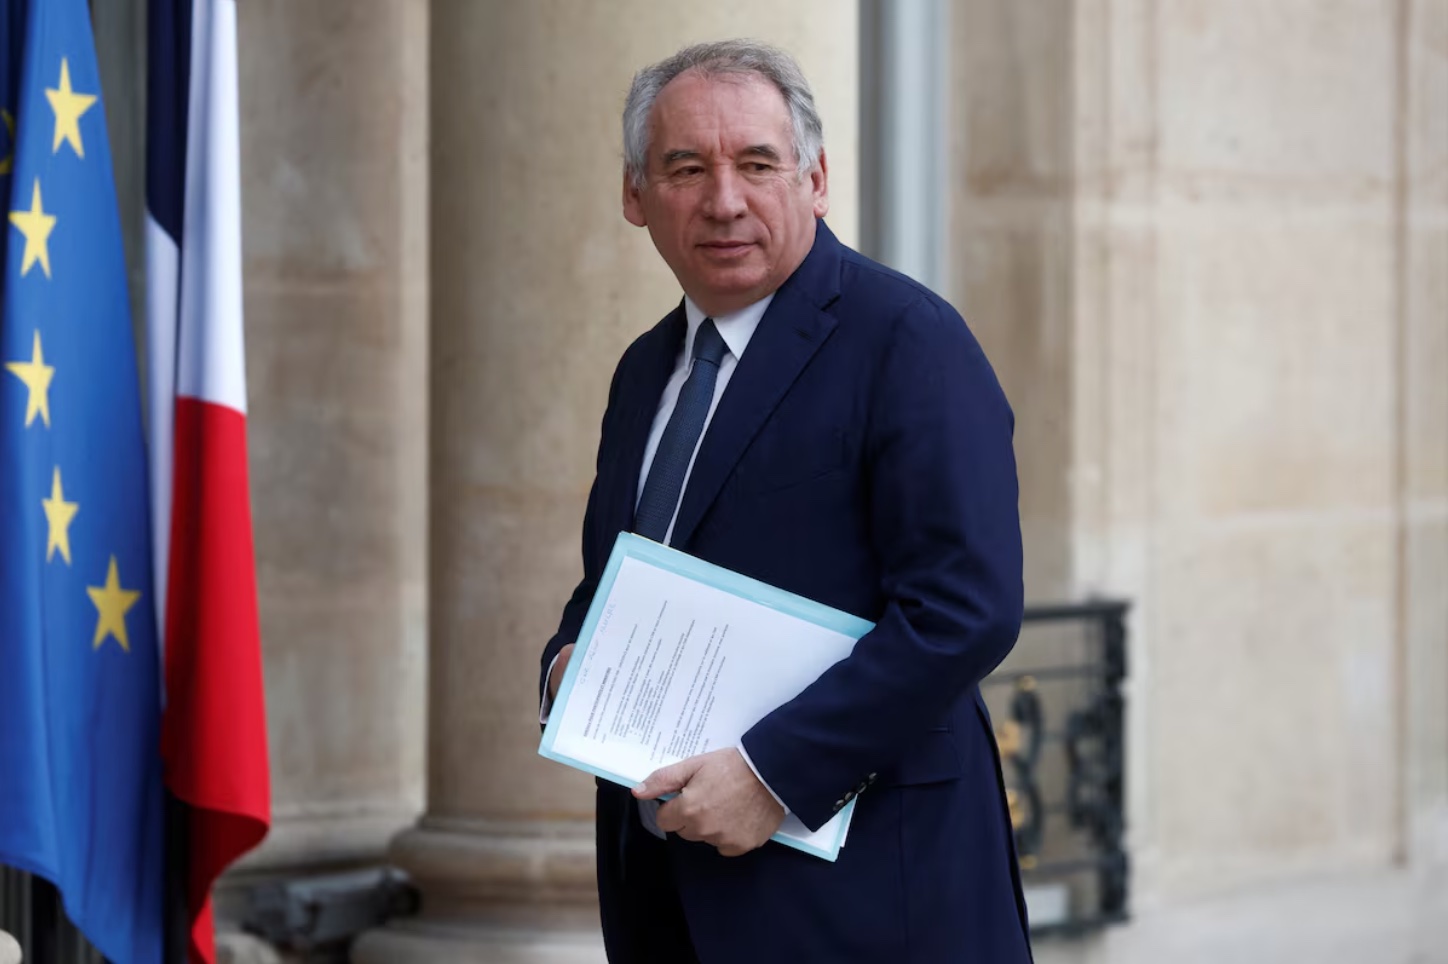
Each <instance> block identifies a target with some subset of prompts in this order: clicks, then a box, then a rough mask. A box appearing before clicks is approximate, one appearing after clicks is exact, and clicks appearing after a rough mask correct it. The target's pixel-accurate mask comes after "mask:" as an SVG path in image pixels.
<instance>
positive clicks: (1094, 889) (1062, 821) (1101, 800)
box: [981, 601, 1130, 935]
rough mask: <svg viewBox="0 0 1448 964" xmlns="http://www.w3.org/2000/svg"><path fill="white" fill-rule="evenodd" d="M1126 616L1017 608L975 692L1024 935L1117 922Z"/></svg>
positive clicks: (1123, 882) (1098, 609)
mask: <svg viewBox="0 0 1448 964" xmlns="http://www.w3.org/2000/svg"><path fill="white" fill-rule="evenodd" d="M1126 611H1127V604H1126V603H1124V602H1114V601H1094V602H1089V603H1083V604H1080V605H1063V606H1037V607H1030V608H1028V609H1027V610H1026V617H1025V624H1024V626H1023V627H1022V631H1021V638H1020V641H1019V642H1017V644H1016V648H1015V650H1014V651H1013V652H1012V653H1011V655H1010V657H1009V658H1008V659H1007V660H1006V661H1005V662H1004V663H1003V664H1002V665H1001V666H1000V668H998V669H997V670H996V672H995V673H993V674H991V676H989V677H988V678H987V679H986V680H985V681H984V682H983V683H982V684H981V691H982V693H983V695H984V696H985V699H986V704H987V706H989V708H990V711H991V717H992V719H993V721H994V724H995V728H996V742H997V744H998V745H999V746H1000V751H1001V766H1002V768H1003V770H1004V771H1005V778H1006V787H1007V793H1006V800H1007V803H1008V804H1009V806H1010V811H1011V824H1012V826H1013V827H1014V828H1015V836H1016V852H1017V854H1018V855H1019V857H1020V865H1021V876H1022V883H1023V884H1024V886H1025V888H1026V903H1027V906H1028V908H1029V911H1030V916H1031V933H1032V934H1035V935H1046V934H1060V935H1074V934H1081V933H1084V932H1087V931H1091V930H1095V929H1097V928H1099V927H1103V926H1105V925H1107V924H1110V923H1113V922H1117V921H1123V920H1125V919H1126V917H1127V897H1128V891H1129V889H1128V883H1129V872H1130V864H1129V861H1128V859H1127V854H1126V850H1125V847H1124V835H1125V818H1124V813H1125V811H1124V806H1123V805H1124V802H1125V797H1124V792H1125V780H1124V769H1125V759H1124V754H1125V739H1124V732H1123V722H1124V716H1125V703H1124V699H1123V696H1122V682H1123V681H1124V680H1125V678H1126Z"/></svg>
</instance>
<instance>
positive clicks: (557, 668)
mask: <svg viewBox="0 0 1448 964" xmlns="http://www.w3.org/2000/svg"><path fill="white" fill-rule="evenodd" d="M572 655H573V644H572V643H569V644H568V645H567V646H564V647H563V648H562V649H560V650H559V651H558V658H557V659H555V660H554V661H553V669H552V670H551V671H550V672H549V673H548V700H549V702H552V701H553V700H556V699H558V684H559V683H562V682H563V671H564V670H566V669H568V658H569V657H570V656H572Z"/></svg>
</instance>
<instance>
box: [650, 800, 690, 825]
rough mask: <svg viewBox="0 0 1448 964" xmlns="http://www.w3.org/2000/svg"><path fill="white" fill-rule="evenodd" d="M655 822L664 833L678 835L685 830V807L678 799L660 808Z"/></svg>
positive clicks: (655, 816)
mask: <svg viewBox="0 0 1448 964" xmlns="http://www.w3.org/2000/svg"><path fill="white" fill-rule="evenodd" d="M654 820H655V822H656V823H657V824H658V825H659V829H660V830H662V831H663V832H664V833H678V832H679V831H680V830H682V829H683V828H684V806H683V804H682V803H681V802H680V801H679V798H678V797H675V798H674V799H672V800H670V801H669V802H668V803H666V804H664V805H663V806H662V807H659V812H658V813H657V814H655V815H654Z"/></svg>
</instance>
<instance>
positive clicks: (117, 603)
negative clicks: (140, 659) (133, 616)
mask: <svg viewBox="0 0 1448 964" xmlns="http://www.w3.org/2000/svg"><path fill="white" fill-rule="evenodd" d="M85 591H86V592H88V593H90V598H91V602H93V603H95V605H96V609H97V611H98V613H99V615H98V618H97V619H96V637H95V639H94V640H93V641H92V643H91V648H92V649H100V648H101V643H103V642H105V641H106V637H107V636H114V637H115V638H116V642H118V643H120V644H121V649H124V650H125V651H126V652H128V653H129V652H130V651H131V640H130V637H128V636H127V635H126V612H127V611H128V610H129V609H130V608H131V607H132V606H134V605H135V604H136V600H138V599H140V598H141V593H140V592H139V591H138V590H135V589H122V588H121V577H120V574H119V573H118V572H117V571H116V557H115V556H111V567H110V569H108V570H107V571H106V584H105V585H104V586H87V587H86V589H85Z"/></svg>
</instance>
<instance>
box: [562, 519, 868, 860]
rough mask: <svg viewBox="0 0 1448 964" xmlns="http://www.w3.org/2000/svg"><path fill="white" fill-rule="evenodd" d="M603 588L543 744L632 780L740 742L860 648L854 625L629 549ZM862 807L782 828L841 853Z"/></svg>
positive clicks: (789, 836) (821, 850) (795, 842)
mask: <svg viewBox="0 0 1448 964" xmlns="http://www.w3.org/2000/svg"><path fill="white" fill-rule="evenodd" d="M650 551H653V552H655V553H666V552H670V550H664V549H662V548H661V547H654V548H653V549H651V550H650ZM616 554H617V553H616ZM676 555H678V554H676ZM683 558H686V559H689V557H683ZM690 562H692V563H694V564H695V565H702V564H699V563H698V561H697V560H692V559H690ZM709 568H711V569H714V568H715V567H709ZM716 571H718V572H721V573H723V572H724V570H716ZM726 578H727V579H732V580H737V581H739V582H740V583H752V580H743V579H742V577H739V576H736V575H734V574H733V573H726ZM752 584H753V585H756V586H757V585H761V584H757V583H752ZM604 590H607V594H606V595H605V596H603V597H602V599H601V600H599V599H596V600H595V601H594V609H593V610H591V611H590V618H591V617H592V615H593V614H594V613H596V614H597V621H596V623H595V624H594V626H593V629H592V632H591V634H590V635H589V636H588V638H586V639H583V638H580V640H579V645H578V648H577V649H576V650H575V652H574V656H573V659H572V661H571V662H570V664H569V667H568V672H567V674H566V676H565V680H564V685H563V686H562V687H561V688H560V692H559V699H558V702H557V703H556V704H555V705H554V707H553V711H552V715H551V716H550V718H549V723H548V733H547V734H545V738H544V748H543V751H542V752H543V753H544V754H545V755H546V756H550V757H552V758H553V759H559V760H562V761H563V762H567V763H571V764H573V765H575V766H581V767H582V768H583V769H587V770H590V771H591V772H593V773H596V774H598V775H601V776H604V777H605V778H607V779H611V780H614V781H616V782H619V783H622V784H624V785H626V786H632V785H634V784H637V783H639V782H641V781H642V780H643V779H644V778H645V777H646V776H648V775H649V774H650V773H652V772H653V771H654V770H656V769H658V768H659V767H662V766H666V765H668V764H671V763H674V762H677V761H679V760H682V759H685V758H686V757H690V756H694V755H696V754H700V753H707V752H709V751H710V750H716V749H719V748H721V747H731V746H737V745H738V744H739V740H740V737H742V736H743V734H744V733H745V731H747V730H748V729H749V728H750V727H751V726H753V725H754V724H755V723H756V722H758V721H759V720H760V719H761V718H763V717H764V716H765V715H767V714H768V713H769V712H770V711H771V710H773V709H775V708H776V707H778V706H779V705H781V704H783V703H785V702H788V701H789V700H790V699H791V698H793V697H794V696H795V695H796V694H798V693H799V692H800V691H801V690H802V689H804V688H805V687H806V686H808V685H809V684H810V683H812V682H813V681H814V680H815V679H817V678H818V677H819V675H820V674H821V673H822V672H824V670H825V669H827V668H828V667H829V666H831V665H832V664H834V663H835V662H837V661H839V660H840V659H843V658H844V657H845V656H847V655H848V654H849V652H850V650H851V649H852V648H853V647H854V645H855V639H856V637H855V636H852V635H849V634H848V633H845V632H840V631H838V630H837V629H834V628H828V627H826V626H822V625H819V623H818V622H815V621H811V619H808V618H802V617H801V616H799V615H795V614H791V613H789V612H784V611H781V610H780V609H778V608H775V607H773V606H771V605H768V604H766V603H764V602H760V601H755V600H754V599H749V598H743V597H742V596H741V595H739V594H738V593H737V592H732V591H729V590H726V589H725V588H720V586H718V585H711V584H708V583H707V582H703V581H700V580H699V579H696V578H692V577H691V576H689V575H683V574H680V573H679V572H676V571H671V570H669V569H666V568H662V567H660V566H658V565H654V564H652V563H650V562H648V561H645V560H642V559H639V558H634V557H631V556H628V555H624V556H623V558H622V561H621V564H620V565H619V566H618V568H617V570H616V576H615V578H614V579H613V581H612V585H611V586H603V587H601V588H600V592H603V591H604ZM794 598H796V599H797V598H798V597H794ZM801 602H804V603H805V605H807V606H814V605H816V604H812V603H808V602H807V601H801ZM818 608H819V609H820V610H821V611H826V612H830V613H834V611H833V610H826V609H825V607H818ZM846 618H849V619H852V618H853V617H846ZM856 622H858V623H860V624H861V625H862V626H863V627H866V628H867V627H868V625H869V624H868V623H865V622H864V621H863V620H857V621H856ZM584 629H585V631H587V630H588V626H587V624H585V627H584ZM570 677H571V678H570ZM853 809H854V808H853V803H852V804H851V806H850V807H848V808H847V809H845V810H842V811H841V812H840V813H839V814H837V815H836V816H835V818H834V819H833V820H831V821H830V822H829V823H827V824H826V825H825V826H824V827H822V828H821V829H820V830H819V831H817V832H814V833H811V831H810V830H809V829H808V828H807V827H805V825H804V824H803V823H801V822H800V821H799V819H798V818H797V817H795V816H794V815H793V814H791V815H789V816H788V817H786V819H785V822H784V825H783V826H782V827H781V828H780V832H779V834H778V835H777V836H778V838H781V842H784V843H788V844H790V845H792V846H799V849H802V850H806V851H808V852H811V853H817V854H819V855H820V856H826V857H828V859H833V857H834V856H835V855H836V854H837V853H838V849H839V845H840V843H842V842H843V838H844V831H845V830H846V829H847V828H848V817H849V816H850V815H851V814H852V813H853ZM800 845H802V846H800Z"/></svg>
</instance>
